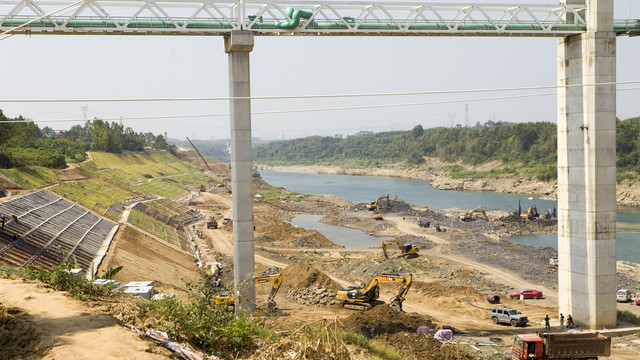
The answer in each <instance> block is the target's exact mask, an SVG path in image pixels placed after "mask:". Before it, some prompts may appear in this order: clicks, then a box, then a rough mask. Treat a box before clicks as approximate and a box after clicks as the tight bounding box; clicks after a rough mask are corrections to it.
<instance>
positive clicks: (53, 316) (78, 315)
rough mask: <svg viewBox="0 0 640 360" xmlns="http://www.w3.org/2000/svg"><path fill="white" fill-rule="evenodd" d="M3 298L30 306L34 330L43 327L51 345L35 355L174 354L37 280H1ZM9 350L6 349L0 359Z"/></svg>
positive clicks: (118, 357) (160, 356)
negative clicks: (46, 349)
mask: <svg viewBox="0 0 640 360" xmlns="http://www.w3.org/2000/svg"><path fill="white" fill-rule="evenodd" d="M0 299H2V303H1V304H2V306H4V307H17V308H22V309H28V313H29V314H30V319H31V321H33V324H34V325H35V329H40V330H41V335H40V336H41V338H40V339H41V340H40V341H41V343H42V345H43V346H45V347H52V348H51V349H50V350H49V351H47V352H46V354H45V355H44V356H42V357H40V356H37V357H33V358H39V359H95V358H96V356H97V355H98V354H99V356H98V357H99V358H100V359H113V360H121V359H166V358H167V357H168V356H170V355H171V352H170V351H169V350H166V349H164V348H162V347H159V346H156V345H155V344H154V343H153V342H151V341H146V340H143V339H141V338H140V337H139V336H138V335H137V334H136V333H134V332H133V331H131V330H129V329H128V328H126V327H124V326H122V325H120V324H119V322H118V320H117V319H116V318H114V317H113V316H110V315H105V314H93V313H92V312H91V310H89V309H88V308H87V306H86V305H85V304H83V303H81V302H79V301H76V300H74V299H72V298H70V297H69V296H68V295H65V294H64V293H61V292H57V291H53V290H50V289H47V288H44V287H42V286H39V285H36V284H34V283H30V282H23V281H22V280H9V279H0ZM31 335H35V334H33V333H32V334H31ZM26 336H28V335H26ZM18 340H19V339H16V342H15V345H16V346H18V345H19V343H20V342H19V341H18ZM7 346H8V347H10V346H12V345H11V344H8V345H7ZM8 351H9V349H7V348H3V349H2V353H3V354H0V358H4V357H3V356H6V354H7V352H8ZM24 358H27V359H29V358H32V357H30V356H26V357H24Z"/></svg>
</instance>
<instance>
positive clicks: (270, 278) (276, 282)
mask: <svg viewBox="0 0 640 360" xmlns="http://www.w3.org/2000/svg"><path fill="white" fill-rule="evenodd" d="M269 282H272V283H273V287H272V288H271V292H270V293H269V298H268V299H267V308H268V309H269V310H273V309H274V308H275V307H276V302H275V301H274V300H273V299H274V298H275V297H276V294H277V293H278V290H280V285H282V274H274V275H267V276H261V277H257V278H256V279H255V283H256V285H259V284H264V283H269Z"/></svg>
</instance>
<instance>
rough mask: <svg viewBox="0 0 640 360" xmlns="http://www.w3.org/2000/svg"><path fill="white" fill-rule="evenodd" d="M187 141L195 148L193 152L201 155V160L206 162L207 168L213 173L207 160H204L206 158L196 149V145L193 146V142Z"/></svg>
mask: <svg viewBox="0 0 640 360" xmlns="http://www.w3.org/2000/svg"><path fill="white" fill-rule="evenodd" d="M187 141H189V144H191V146H193V150H195V151H196V152H197V153H198V155H200V159H202V161H203V162H204V164H205V166H206V167H207V169H209V171H211V172H213V170H211V168H210V167H209V164H207V160H205V159H204V156H202V154H200V151H198V148H196V146H195V145H193V143H192V142H191V140H190V139H189V138H188V137H187Z"/></svg>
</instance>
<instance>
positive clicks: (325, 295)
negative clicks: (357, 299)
mask: <svg viewBox="0 0 640 360" xmlns="http://www.w3.org/2000/svg"><path fill="white" fill-rule="evenodd" d="M287 298H289V299H290V300H293V301H295V302H298V303H300V304H304V305H314V306H330V305H333V304H337V303H338V299H336V294H335V292H333V291H331V290H329V289H327V288H325V287H324V286H322V285H320V284H315V285H313V286H311V287H307V288H301V289H297V290H289V292H288V293H287Z"/></svg>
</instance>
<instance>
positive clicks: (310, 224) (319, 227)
mask: <svg viewBox="0 0 640 360" xmlns="http://www.w3.org/2000/svg"><path fill="white" fill-rule="evenodd" d="M321 217H322V215H307V214H298V215H296V216H295V217H294V218H293V219H291V225H294V226H299V227H302V228H305V229H311V230H316V231H318V232H319V233H321V234H322V235H324V236H325V237H326V238H327V239H329V240H331V242H333V243H334V244H338V245H342V246H344V247H345V248H347V249H362V248H369V247H378V246H380V242H381V241H387V240H391V238H390V237H376V236H371V235H369V234H367V233H366V232H364V231H362V230H358V229H351V228H348V227H344V226H336V225H329V224H325V223H322V222H320V218H321Z"/></svg>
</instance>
